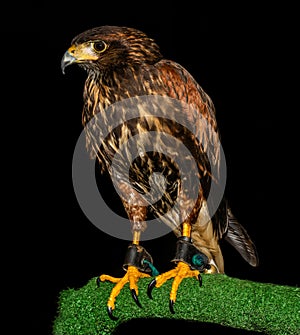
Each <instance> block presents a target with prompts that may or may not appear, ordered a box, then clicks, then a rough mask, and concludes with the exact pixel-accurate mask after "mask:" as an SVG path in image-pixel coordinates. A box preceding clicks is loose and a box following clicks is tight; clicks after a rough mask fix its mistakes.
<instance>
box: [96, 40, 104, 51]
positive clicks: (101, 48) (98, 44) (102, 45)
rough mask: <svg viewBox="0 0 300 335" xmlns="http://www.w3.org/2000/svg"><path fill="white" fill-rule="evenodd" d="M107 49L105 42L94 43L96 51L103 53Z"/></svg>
mask: <svg viewBox="0 0 300 335" xmlns="http://www.w3.org/2000/svg"><path fill="white" fill-rule="evenodd" d="M104 48H105V44H104V43H103V42H96V43H94V49H95V50H96V51H102V50H103V49H104Z"/></svg>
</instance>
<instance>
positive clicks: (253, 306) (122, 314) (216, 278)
mask: <svg viewBox="0 0 300 335" xmlns="http://www.w3.org/2000/svg"><path fill="white" fill-rule="evenodd" d="M149 281H150V279H148V278H145V279H140V281H139V283H138V286H139V300H140V302H141V304H142V306H143V308H139V307H138V306H136V304H135V303H134V301H133V299H132V297H131V294H130V290H129V289H128V287H124V289H123V290H122V291H121V293H120V294H119V296H118V297H117V300H116V309H115V311H114V315H115V316H117V317H118V320H117V321H113V320H111V319H110V318H109V317H108V315H107V312H106V302H107V299H108V297H109V294H110V291H111V289H112V287H113V285H114V284H111V283H109V282H103V283H101V286H100V287H97V286H96V278H93V279H91V280H90V281H89V282H88V283H87V284H86V285H85V286H84V287H82V288H80V289H77V290H75V289H68V290H64V291H62V292H61V293H60V297H59V301H58V311H57V313H58V314H57V316H56V317H55V319H54V323H53V334H54V335H106V334H113V332H114V331H115V330H116V329H117V327H118V326H119V325H121V324H122V323H124V322H127V321H129V320H132V319H141V318H143V319H145V318H147V319H151V318H156V319H157V318H163V319H177V320H191V321H195V322H199V323H201V322H209V323H215V324H219V325H223V326H228V327H232V328H237V329H244V330H251V331H256V332H261V333H263V334H270V335H288V334H293V335H299V334H300V288H298V287H291V286H282V285H275V284H269V283H257V282H252V281H247V280H241V279H236V278H232V277H228V276H227V275H221V274H218V275H203V286H202V287H199V285H198V282H197V281H196V280H195V279H193V278H188V279H184V280H183V282H182V283H181V285H180V286H179V290H178V294H177V300H176V303H175V305H174V308H175V312H176V313H175V314H171V313H170V311H169V307H168V303H169V293H170V289H171V284H172V281H168V282H166V283H165V284H164V285H163V286H161V287H160V288H154V290H153V292H152V296H153V300H151V299H149V298H148V296H147V293H146V292H147V285H148V283H149ZM127 285H128V284H127ZM144 331H145V329H144ZM200 331H201V324H199V334H200ZM142 332H143V331H142ZM153 332H154V333H157V332H156V331H154V330H153Z"/></svg>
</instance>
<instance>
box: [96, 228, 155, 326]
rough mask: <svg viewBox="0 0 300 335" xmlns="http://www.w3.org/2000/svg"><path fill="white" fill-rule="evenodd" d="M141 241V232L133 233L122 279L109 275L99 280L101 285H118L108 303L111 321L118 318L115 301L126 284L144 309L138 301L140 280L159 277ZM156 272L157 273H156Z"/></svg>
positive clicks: (138, 303) (102, 276)
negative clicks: (152, 276)
mask: <svg viewBox="0 0 300 335" xmlns="http://www.w3.org/2000/svg"><path fill="white" fill-rule="evenodd" d="M139 240H140V231H134V232H133V240H132V243H131V244H129V246H128V249H127V253H126V255H125V260H124V264H123V268H124V270H125V271H126V274H125V275H124V277H122V278H115V277H112V276H108V275H101V276H100V277H99V278H98V279H97V283H98V285H99V283H100V281H105V280H108V281H110V282H112V283H115V284H116V285H115V286H114V288H113V289H112V291H111V293H110V296H109V299H108V302H107V311H108V315H109V317H110V318H111V319H113V320H115V319H116V317H115V316H114V315H113V313H112V312H113V310H114V309H115V300H116V297H117V296H118V295H119V293H120V291H121V290H122V288H123V287H124V285H125V284H127V283H129V288H130V291H131V295H132V298H133V299H134V301H135V302H136V304H137V305H138V306H139V307H142V306H141V304H140V302H139V300H138V286H137V282H138V280H139V279H140V278H145V277H150V274H151V275H157V274H158V272H157V271H156V269H155V268H154V266H153V265H152V263H153V261H152V257H151V256H150V254H149V253H148V252H147V251H146V249H145V248H143V247H142V246H141V245H139ZM155 271H156V272H155Z"/></svg>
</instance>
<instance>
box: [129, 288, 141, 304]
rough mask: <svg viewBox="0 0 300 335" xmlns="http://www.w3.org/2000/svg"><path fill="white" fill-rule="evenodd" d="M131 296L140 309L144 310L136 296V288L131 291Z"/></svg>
mask: <svg viewBox="0 0 300 335" xmlns="http://www.w3.org/2000/svg"><path fill="white" fill-rule="evenodd" d="M131 296H132V298H133V300H134V301H135V303H136V304H137V305H138V306H139V307H140V308H142V305H141V303H140V302H139V299H138V297H137V294H136V292H135V289H134V288H133V289H132V290H131Z"/></svg>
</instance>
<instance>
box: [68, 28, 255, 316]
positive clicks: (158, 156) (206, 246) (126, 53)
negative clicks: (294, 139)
mask: <svg viewBox="0 0 300 335" xmlns="http://www.w3.org/2000/svg"><path fill="white" fill-rule="evenodd" d="M73 63H78V64H79V65H80V66H82V67H83V68H84V69H85V70H86V71H87V74H88V77H87V80H86V83H85V86H84V93H83V95H84V106H83V113H82V122H83V125H84V126H85V130H86V143H87V150H88V151H89V152H90V154H91V156H92V157H97V158H98V160H99V163H100V166H101V169H102V170H103V171H104V170H107V171H109V173H112V171H111V164H112V160H113V158H114V157H115V154H116V153H117V152H118V150H119V148H120V146H121V145H122V143H124V142H125V141H127V140H128V139H129V138H131V137H132V136H135V135H141V134H147V133H150V132H151V134H153V133H154V132H155V133H165V134H168V135H170V136H173V137H174V138H176V139H177V140H178V141H177V142H176V143H179V142H181V143H183V144H184V145H185V146H186V147H187V148H188V151H189V152H190V155H186V157H181V158H183V161H185V162H186V164H187V166H188V168H189V169H190V170H189V171H190V174H191V176H194V178H197V180H199V182H200V186H201V187H200V188H199V189H197V190H196V192H197V194H196V196H193V195H192V194H193V192H194V191H195V187H196V186H195V185H193V183H190V184H189V187H188V190H185V191H184V193H183V198H182V199H181V200H180V204H179V206H178V208H177V209H176V213H175V216H174V215H173V216H170V215H169V216H168V211H169V210H170V209H171V208H172V206H174V203H175V202H176V201H177V197H178V194H179V192H180V189H181V188H182V181H181V179H180V171H179V170H178V166H177V165H176V162H175V161H176V158H177V157H178V156H179V154H178V153H179V152H180V155H181V151H180V150H181V149H180V148H179V144H178V147H177V144H176V143H175V145H174V143H173V144H172V145H170V143H169V142H168V141H164V140H162V137H161V136H160V135H157V137H155V140H154V142H155V144H156V148H159V149H160V150H153V151H152V152H149V150H146V151H144V152H143V153H142V154H141V155H139V157H133V156H131V153H130V152H128V151H127V152H124V153H122V155H120V157H119V158H118V161H117V166H118V168H119V169H120V175H121V174H122V173H121V172H122V169H123V170H124V169H125V167H124V166H125V165H126V164H125V162H130V176H131V185H129V184H128V182H127V181H126V180H125V179H123V178H122V176H121V177H118V178H119V179H118V178H117V188H118V191H119V192H120V193H121V194H123V195H127V199H125V198H124V197H122V201H123V204H124V208H125V210H126V212H127V214H128V217H129V219H130V220H131V222H132V227H131V229H132V231H133V244H135V245H139V240H140V236H141V234H142V233H143V232H144V231H145V230H146V228H147V220H148V219H149V218H150V217H151V218H153V217H158V218H160V219H161V220H162V222H164V223H165V224H167V225H169V226H170V227H172V229H173V230H174V232H175V234H176V235H177V236H178V237H180V236H184V237H187V238H188V239H189V241H190V242H191V244H193V245H194V246H195V247H196V248H197V250H199V251H200V253H202V254H204V255H205V256H207V258H208V264H209V265H210V266H207V268H206V269H204V271H207V269H208V268H209V267H211V269H213V270H214V271H216V272H221V273H222V272H224V265H223V257H222V252H221V250H220V246H219V241H220V239H221V238H225V239H226V240H228V241H229V242H230V243H231V244H232V245H233V246H234V247H235V248H236V249H237V250H238V251H239V252H240V254H241V255H242V256H243V258H244V259H245V260H246V261H247V262H249V263H250V264H251V265H252V266H256V265H257V263H258V260H257V254H256V250H255V246H254V244H253V242H252V241H251V239H250V237H249V236H248V234H247V232H246V230H245V229H244V228H243V227H242V226H241V225H240V224H239V223H238V222H237V220H236V219H235V217H234V216H233V214H232V213H231V210H230V208H229V207H228V204H227V202H226V200H225V199H223V200H222V201H221V203H220V205H219V206H218V209H217V211H216V212H215V213H213V215H211V214H210V213H209V209H208V205H207V199H208V196H209V192H210V188H211V184H212V183H213V182H216V183H218V180H215V179H218V174H217V175H215V174H213V173H212V168H213V167H214V168H215V169H216V170H217V171H219V169H220V143H219V133H218V127H217V122H216V116H215V108H214V105H213V103H212V101H211V99H210V97H209V96H208V95H207V94H206V93H205V92H204V90H203V89H202V88H201V87H200V85H199V84H198V83H197V82H196V81H195V79H194V78H193V77H192V75H191V74H190V73H189V72H188V71H187V70H186V69H184V68H183V67H182V66H181V65H179V64H177V63H175V62H174V61H171V60H167V59H164V58H163V56H162V54H161V52H160V50H159V47H158V45H157V44H156V43H155V42H154V40H153V39H151V38H149V37H148V36H147V35H146V34H144V33H143V32H141V31H138V30H136V29H133V28H127V27H116V26H102V27H97V28H94V29H90V30H88V31H85V32H83V33H81V34H80V35H78V36H77V37H75V38H74V39H73V41H72V46H71V47H70V48H69V50H68V51H67V52H66V54H65V55H64V58H63V60H62V68H63V71H64V69H65V67H66V66H67V65H70V64H73ZM145 97H151V98H150V99H148V102H147V104H146V107H145V99H146V98H145ZM164 97H165V99H164ZM146 100H147V99H146ZM175 102H180V103H179V104H177V105H176V103H175ZM118 103H119V105H118ZM120 103H121V105H120ZM149 104H150V110H155V111H156V110H159V116H158V114H156V113H153V115H149V108H147V107H149ZM115 106H117V107H115ZM119 106H121V113H123V115H124V117H125V119H126V122H124V123H122V124H120V125H119V126H118V127H116V128H114V127H112V126H110V125H112V124H115V123H114V122H113V121H114V118H115V115H116V113H117V112H118V113H119V112H120V107H119ZM131 109H134V110H137V111H138V117H135V118H132V119H131V120H128V117H127V115H126V113H128V110H131ZM93 120H96V121H94V122H92V121H93ZM181 121H182V122H181ZM101 124H105V126H106V127H107V129H109V135H108V136H105V140H104V141H102V142H101V143H99V138H101V137H102V136H103V133H102V129H101V126H97V125H101ZM185 125H189V126H190V127H186V126H185ZM191 128H192V129H193V131H191ZM136 146H137V147H138V150H141V149H145V148H146V143H145V142H143V141H141V140H139V141H138V142H137V143H136ZM212 157H213V158H212ZM192 160H194V161H195V162H196V168H195V167H194V166H193V164H192V162H191V161H192ZM189 164H190V165H189ZM126 166H127V165H126ZM153 172H160V173H162V174H163V175H164V177H165V179H166V191H165V192H164V194H163V196H162V197H161V199H159V200H158V201H155V202H153V203H152V202H150V203H148V205H147V206H145V204H144V202H143V201H142V200H141V197H140V194H143V193H147V192H149V190H150V189H151V185H152V187H153V185H154V186H155V183H156V187H157V188H159V187H160V185H159V184H160V182H161V180H160V179H159V180H157V181H155V178H154V181H153V180H152V181H153V182H154V184H153V183H152V184H151V185H150V181H149V178H150V176H151V175H152V174H153ZM191 180H195V179H193V178H192V179H191ZM129 198H132V199H133V201H129V200H128V199H129ZM187 208H188V210H187ZM174 218H175V219H174ZM187 227H188V228H187ZM179 263H180V262H179ZM183 263H188V262H185V260H184V259H183ZM132 265H135V264H129V268H128V269H130V271H131V270H132V269H133V268H135V266H132ZM188 265H189V266H190V268H191V269H192V268H193V267H192V266H191V264H189V263H188ZM136 267H137V268H138V270H139V272H148V271H146V270H145V269H143V268H139V267H138V266H136ZM130 271H127V274H126V275H128V276H130ZM202 272H203V271H202ZM177 275H179V274H177ZM193 275H195V274H193ZM174 277H176V275H175V276H174ZM182 277H183V276H182ZM100 279H101V280H105V279H107V278H106V277H105V278H104V277H102V278H101V277H100ZM160 279H161V278H159V280H160ZM123 285H124V284H123ZM121 286H122V285H121ZM120 289H121V287H120ZM131 289H132V290H133V291H134V292H135V293H134V297H135V300H136V301H137V295H136V291H137V287H136V285H135V284H131ZM117 294H118V293H114V294H112V296H111V299H110V301H109V303H108V309H109V312H110V315H112V314H111V311H112V310H113V309H114V299H115V297H116V295H117ZM171 301H173V302H174V301H175V296H174V295H173V296H171ZM171 310H172V308H171Z"/></svg>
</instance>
